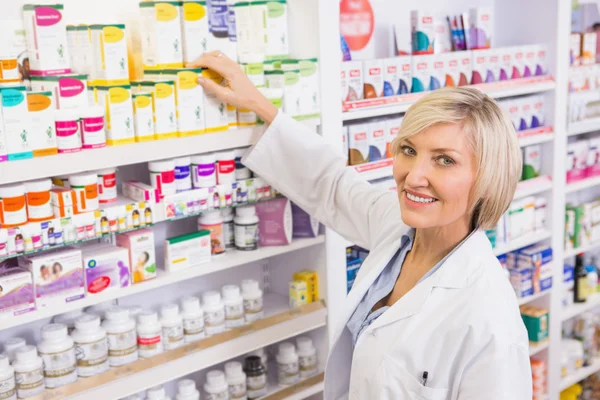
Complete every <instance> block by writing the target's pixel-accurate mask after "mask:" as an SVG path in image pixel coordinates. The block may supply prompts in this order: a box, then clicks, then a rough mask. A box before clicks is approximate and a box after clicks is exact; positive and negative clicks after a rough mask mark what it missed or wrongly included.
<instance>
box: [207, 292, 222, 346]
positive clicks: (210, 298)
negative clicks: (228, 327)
mask: <svg viewBox="0 0 600 400" xmlns="http://www.w3.org/2000/svg"><path fill="white" fill-rule="evenodd" d="M202 306H203V309H204V327H205V331H206V334H207V335H208V336H210V335H216V334H217V333H221V332H223V331H224V330H225V305H224V304H223V302H222V301H221V294H220V293H219V292H217V291H216V290H209V291H208V292H204V294H202Z"/></svg>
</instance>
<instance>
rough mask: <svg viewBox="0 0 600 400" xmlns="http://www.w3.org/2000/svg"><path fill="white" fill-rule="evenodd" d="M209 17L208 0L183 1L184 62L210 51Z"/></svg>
mask: <svg viewBox="0 0 600 400" xmlns="http://www.w3.org/2000/svg"><path fill="white" fill-rule="evenodd" d="M208 18H209V17H208V8H207V6H206V1H185V2H184V3H183V8H182V17H181V33H182V45H183V62H184V63H189V62H192V61H194V60H196V59H197V58H198V57H200V56H201V55H202V54H204V53H206V52H208V51H209V50H208V37H209V27H208Z"/></svg>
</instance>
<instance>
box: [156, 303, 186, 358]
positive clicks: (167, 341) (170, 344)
mask: <svg viewBox="0 0 600 400" xmlns="http://www.w3.org/2000/svg"><path fill="white" fill-rule="evenodd" d="M160 317H161V318H160V325H161V326H162V339H163V346H164V348H165V351H168V350H173V349H176V348H178V347H181V346H183V343H184V341H183V340H184V339H183V318H181V315H179V306H178V305H177V304H173V303H172V304H165V305H164V306H162V307H161V309H160Z"/></svg>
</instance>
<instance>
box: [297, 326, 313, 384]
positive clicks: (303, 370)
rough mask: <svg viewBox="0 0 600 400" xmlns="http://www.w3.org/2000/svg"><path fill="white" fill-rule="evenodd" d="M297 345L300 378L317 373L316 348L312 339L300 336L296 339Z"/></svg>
mask: <svg viewBox="0 0 600 400" xmlns="http://www.w3.org/2000/svg"><path fill="white" fill-rule="evenodd" d="M296 344H297V345H298V365H299V366H300V379H305V378H308V377H310V376H313V375H314V374H316V373H317V349H315V346H313V342H312V339H311V338H310V337H308V336H300V337H299V338H297V339H296Z"/></svg>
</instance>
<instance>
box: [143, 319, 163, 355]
mask: <svg viewBox="0 0 600 400" xmlns="http://www.w3.org/2000/svg"><path fill="white" fill-rule="evenodd" d="M137 321H138V324H137V344H138V354H139V356H140V358H150V357H154V356H155V355H157V354H160V353H162V352H163V343H162V336H161V334H162V327H161V325H160V323H159V322H158V315H157V314H156V312H154V311H142V312H141V313H140V314H139V315H138V317H137Z"/></svg>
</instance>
